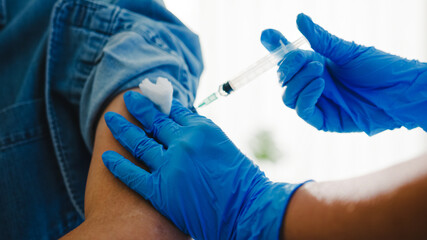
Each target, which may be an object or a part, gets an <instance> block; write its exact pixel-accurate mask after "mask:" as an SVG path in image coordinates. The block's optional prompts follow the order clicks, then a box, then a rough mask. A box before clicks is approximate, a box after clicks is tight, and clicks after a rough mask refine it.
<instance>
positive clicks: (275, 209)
mask: <svg viewBox="0 0 427 240" xmlns="http://www.w3.org/2000/svg"><path fill="white" fill-rule="evenodd" d="M310 181H312V180H309V181H306V182H303V183H298V184H288V183H272V182H267V183H266V184H263V186H262V187H261V188H260V189H258V191H257V192H256V193H255V194H253V195H254V196H251V199H249V200H248V201H250V202H249V203H247V204H246V206H245V207H244V210H242V213H241V214H240V217H239V221H238V224H237V226H236V230H235V231H234V232H235V234H234V237H233V239H238V240H240V239H279V235H280V229H281V226H282V221H283V219H284V214H285V212H286V209H287V206H288V204H289V201H290V199H291V197H292V195H293V194H294V193H295V191H296V190H297V189H298V188H299V187H301V186H302V185H303V184H305V183H307V182H310Z"/></svg>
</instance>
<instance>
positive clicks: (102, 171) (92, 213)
mask: <svg viewBox="0 0 427 240" xmlns="http://www.w3.org/2000/svg"><path fill="white" fill-rule="evenodd" d="M107 111H114V112H117V113H119V114H121V115H122V116H124V117H126V118H127V119H128V120H129V121H131V122H133V123H135V124H137V121H136V120H135V119H134V118H133V117H131V115H130V114H129V113H128V111H127V110H126V107H125V105H124V102H123V94H120V95H118V96H117V97H115V99H114V100H113V101H112V102H111V103H110V104H109V105H108V106H107V108H106V109H105V111H104V113H105V112H107ZM106 150H114V151H116V152H118V153H120V154H122V155H123V156H125V157H126V158H128V159H130V160H132V161H134V162H135V163H136V161H135V160H134V158H133V157H132V155H131V154H130V153H128V152H127V151H126V150H125V149H124V148H123V147H122V146H121V145H120V144H119V143H118V142H117V141H116V140H115V139H114V138H113V136H112V134H111V132H110V130H109V129H108V127H107V125H106V124H105V121H104V118H103V115H102V117H101V118H100V120H99V124H98V126H97V130H96V136H95V143H94V149H93V155H92V161H91V166H90V170H89V175H88V180H87V184H86V195H85V215H86V220H85V223H84V224H82V225H81V226H80V227H79V229H76V230H75V231H73V232H74V233H71V234H70V236H73V234H74V235H75V236H76V237H79V238H80V237H81V236H82V235H81V234H83V233H85V234H83V235H84V236H86V237H88V236H90V235H86V234H92V235H93V233H91V232H97V233H101V234H107V236H108V237H109V238H110V239H114V238H120V239H135V238H144V239H187V238H188V237H187V236H186V235H184V234H183V233H182V232H180V231H179V230H178V229H177V228H176V227H175V226H174V225H173V224H172V223H171V222H170V221H169V220H167V219H166V218H165V217H164V216H162V215H161V214H159V213H158V212H157V211H156V210H155V209H154V208H153V207H152V206H151V204H150V203H148V202H147V201H145V200H144V199H143V198H142V197H141V196H139V195H138V194H136V193H135V192H133V191H132V190H130V189H129V188H128V187H127V186H126V185H124V184H123V183H121V182H120V181H119V180H117V179H116V178H114V176H113V175H112V174H111V173H110V172H109V171H108V170H107V169H106V168H105V166H104V164H103V162H102V158H101V155H102V153H103V152H105V151H106ZM94 236H96V237H97V238H101V235H99V234H97V235H94ZM88 238H89V237H88Z"/></svg>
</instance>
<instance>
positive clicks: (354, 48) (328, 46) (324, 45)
mask: <svg viewBox="0 0 427 240" xmlns="http://www.w3.org/2000/svg"><path fill="white" fill-rule="evenodd" d="M297 25H298V29H299V30H300V32H301V33H302V34H303V35H304V36H305V37H306V38H307V40H308V41H309V42H310V45H311V48H312V49H313V50H314V51H316V52H318V53H320V54H321V55H323V56H325V57H327V58H329V59H331V60H332V61H333V62H335V63H336V64H338V65H344V64H346V63H348V62H349V61H351V60H352V59H353V58H354V57H355V56H358V55H359V54H360V53H361V52H362V51H364V49H366V48H365V47H363V46H360V45H357V44H355V43H353V42H348V41H345V40H342V39H340V38H338V37H336V36H334V35H332V34H330V33H329V32H328V31H326V30H325V29H323V28H322V27H320V26H319V25H317V24H315V23H314V22H313V21H312V20H311V18H310V17H309V16H307V15H305V14H303V13H300V14H299V15H298V17H297Z"/></svg>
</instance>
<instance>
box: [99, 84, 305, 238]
mask: <svg viewBox="0 0 427 240" xmlns="http://www.w3.org/2000/svg"><path fill="white" fill-rule="evenodd" d="M124 100H125V103H126V107H127V109H128V110H129V112H130V113H131V114H132V115H133V116H134V117H135V118H136V119H137V120H138V121H139V122H141V124H142V126H143V127H144V130H145V132H144V130H142V129H141V128H139V127H137V126H135V125H133V124H131V123H129V122H128V121H127V120H126V119H124V118H123V117H122V116H120V115H118V114H116V113H112V112H109V113H107V114H105V120H106V122H107V125H108V127H109V128H110V130H111V132H112V133H113V135H114V137H115V138H116V139H117V140H118V141H119V142H120V143H121V144H122V145H123V146H124V147H125V148H126V149H127V150H128V151H129V152H131V153H132V154H133V155H134V156H135V158H136V159H139V160H141V161H143V162H144V163H146V165H147V166H148V167H149V169H150V172H147V171H145V170H143V169H142V168H140V167H138V166H136V165H134V164H133V163H132V162H130V161H129V160H127V159H125V158H124V157H122V156H121V155H119V154H118V153H116V152H113V151H107V152H105V153H104V154H103V156H102V158H103V160H104V164H105V166H106V167H107V168H108V169H109V170H110V171H111V172H112V173H113V174H114V176H116V177H117V178H119V179H120V180H121V181H122V182H124V183H125V184H126V185H128V186H129V187H130V188H131V189H133V190H135V191H136V192H137V193H139V194H140V195H142V196H143V197H144V198H145V199H147V200H149V201H150V202H151V203H152V204H153V206H154V207H155V208H156V209H157V210H158V211H159V212H160V213H162V214H163V215H164V216H166V217H168V218H169V219H170V220H171V221H172V222H173V223H174V224H175V225H176V226H177V227H178V228H179V229H181V230H182V231H183V232H185V233H188V234H190V235H191V236H192V237H194V238H196V239H278V237H279V230H280V226H281V222H282V219H283V215H284V212H285V209H286V206H287V204H288V202H289V199H290V197H291V196H292V194H293V193H294V191H295V190H296V189H297V188H298V187H299V186H301V185H302V184H287V183H273V182H271V181H270V180H269V179H268V178H267V177H266V176H265V175H264V173H263V172H262V171H260V170H259V168H258V167H257V166H256V165H255V164H254V163H253V162H252V161H251V160H249V159H248V158H247V157H246V156H245V155H243V154H242V153H241V152H240V151H239V149H237V147H236V146H235V145H234V144H233V143H232V142H231V141H230V139H228V137H227V136H226V135H225V134H224V133H223V132H222V131H221V129H220V128H219V127H218V126H216V125H215V124H214V123H213V122H212V121H211V120H209V119H207V118H205V117H202V116H199V115H197V114H195V113H192V112H191V111H189V110H188V109H186V108H184V107H183V106H182V105H181V104H180V103H179V102H177V101H174V102H173V105H172V109H171V113H170V117H168V116H167V115H165V114H163V113H161V112H160V111H158V110H157V109H156V108H155V107H154V105H153V103H152V102H150V101H149V100H148V99H147V98H145V97H144V96H142V95H141V94H139V93H136V92H128V93H126V94H125V95H124Z"/></svg>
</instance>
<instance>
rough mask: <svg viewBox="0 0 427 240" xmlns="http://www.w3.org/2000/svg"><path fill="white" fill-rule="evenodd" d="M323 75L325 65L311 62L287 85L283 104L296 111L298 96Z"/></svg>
mask: <svg viewBox="0 0 427 240" xmlns="http://www.w3.org/2000/svg"><path fill="white" fill-rule="evenodd" d="M322 73H323V65H322V64H321V63H319V62H310V63H308V64H307V65H305V66H304V67H303V68H302V69H301V70H300V71H299V72H298V73H297V74H296V75H295V76H294V77H293V78H292V79H291V80H290V81H289V83H288V84H287V88H286V90H285V93H284V94H283V103H284V104H285V105H286V106H288V107H290V108H292V109H294V108H295V106H296V102H297V99H298V96H299V95H300V94H301V92H302V90H304V88H305V87H307V86H308V85H309V84H310V83H311V82H312V81H315V80H316V79H317V78H318V77H320V76H321V75H322Z"/></svg>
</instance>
